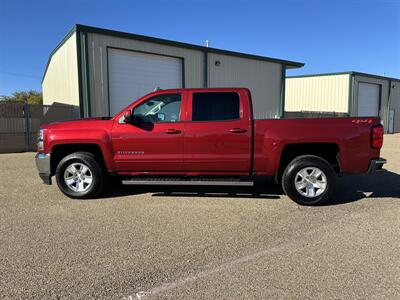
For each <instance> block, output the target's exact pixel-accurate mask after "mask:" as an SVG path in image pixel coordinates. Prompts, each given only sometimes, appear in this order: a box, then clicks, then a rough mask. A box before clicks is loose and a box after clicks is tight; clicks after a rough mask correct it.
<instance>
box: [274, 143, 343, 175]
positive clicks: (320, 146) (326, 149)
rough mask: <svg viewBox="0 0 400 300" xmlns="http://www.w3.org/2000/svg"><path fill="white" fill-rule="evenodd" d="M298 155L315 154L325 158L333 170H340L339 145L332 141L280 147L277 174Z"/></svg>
mask: <svg viewBox="0 0 400 300" xmlns="http://www.w3.org/2000/svg"><path fill="white" fill-rule="evenodd" d="M300 155H315V156H319V157H321V158H323V159H325V160H326V161H327V162H328V163H329V164H330V165H331V166H332V168H333V169H334V170H335V172H336V173H339V172H340V165H339V146H338V145H337V144H334V143H304V144H289V145H286V146H284V148H283V149H282V154H281V159H280V162H279V172H278V176H281V175H282V174H283V172H284V171H285V169H286V167H287V165H288V164H289V163H290V162H291V161H292V160H293V159H295V158H296V157H298V156H300Z"/></svg>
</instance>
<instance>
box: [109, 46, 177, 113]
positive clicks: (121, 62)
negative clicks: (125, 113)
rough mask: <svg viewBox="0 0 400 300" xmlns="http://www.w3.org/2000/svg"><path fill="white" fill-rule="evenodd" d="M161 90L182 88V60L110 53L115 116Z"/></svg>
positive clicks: (114, 50)
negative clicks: (141, 98) (153, 92)
mask: <svg viewBox="0 0 400 300" xmlns="http://www.w3.org/2000/svg"><path fill="white" fill-rule="evenodd" d="M157 87H159V88H161V89H170V88H181V87H182V59H181V58H176V57H169V56H162V55H155V54H147V53H141V52H134V51H127V50H119V49H108V88H109V97H110V114H111V115H114V114H116V113H117V112H119V111H120V110H121V109H123V108H124V107H125V106H127V105H129V104H130V103H132V102H133V101H135V100H137V99H139V98H140V97H141V96H143V95H145V94H147V93H149V92H152V91H153V90H154V89H156V88H157Z"/></svg>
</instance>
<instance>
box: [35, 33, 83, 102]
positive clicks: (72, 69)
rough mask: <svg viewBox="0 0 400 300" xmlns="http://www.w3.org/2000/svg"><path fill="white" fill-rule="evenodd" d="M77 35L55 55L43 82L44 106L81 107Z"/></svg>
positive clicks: (71, 37) (73, 35)
mask: <svg viewBox="0 0 400 300" xmlns="http://www.w3.org/2000/svg"><path fill="white" fill-rule="evenodd" d="M76 47H77V46H76V33H74V34H72V35H71V36H70V37H69V39H68V40H67V41H66V42H65V43H64V44H63V45H62V46H61V47H60V48H59V49H58V50H57V51H56V52H55V53H54V55H53V56H52V58H51V61H50V63H49V66H48V69H47V72H46V75H45V77H44V79H43V82H42V90H43V104H47V105H51V104H53V103H64V104H71V105H76V106H79V81H78V58H77V48H76Z"/></svg>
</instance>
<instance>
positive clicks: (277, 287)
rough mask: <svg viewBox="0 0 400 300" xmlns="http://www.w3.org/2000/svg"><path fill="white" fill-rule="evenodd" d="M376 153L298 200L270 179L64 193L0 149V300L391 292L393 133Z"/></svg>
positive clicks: (397, 281) (396, 289) (394, 294)
mask: <svg viewBox="0 0 400 300" xmlns="http://www.w3.org/2000/svg"><path fill="white" fill-rule="evenodd" d="M382 156H383V157H385V158H387V159H388V164H387V166H386V168H387V169H388V171H387V172H383V173H379V174H375V175H373V176H369V175H361V176H347V177H343V178H340V179H339V180H338V187H337V191H336V196H335V199H334V200H333V201H332V202H331V203H329V205H326V206H322V207H305V206H299V205H297V204H295V203H294V202H292V201H291V200H290V199H288V198H287V197H286V196H284V195H282V192H281V190H280V189H279V188H278V187H276V186H274V184H273V183H272V182H264V183H259V184H258V185H257V187H255V188H231V187H201V188H200V187H151V186H150V187H149V186H147V187H135V186H131V187H118V188H116V189H114V190H112V191H110V192H108V193H107V194H106V195H105V196H104V197H103V198H100V199H95V200H71V199H69V198H67V197H65V196H64V195H63V194H61V192H60V191H59V190H58V188H57V186H56V185H52V186H46V185H43V184H42V183H41V180H40V178H39V177H38V175H37V171H36V168H35V165H34V153H19V154H1V155H0V178H1V180H0V233H1V235H0V298H1V299H16V298H18V299H91V298H93V299H94V298H96V299H99V298H100V299H151V298H154V299H316V298H317V299H400V175H399V174H400V134H397V135H387V136H385V144H384V148H383V150H382Z"/></svg>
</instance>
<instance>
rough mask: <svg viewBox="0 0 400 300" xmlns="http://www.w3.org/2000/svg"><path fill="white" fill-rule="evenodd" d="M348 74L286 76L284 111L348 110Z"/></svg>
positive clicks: (346, 111) (340, 111)
mask: <svg viewBox="0 0 400 300" xmlns="http://www.w3.org/2000/svg"><path fill="white" fill-rule="evenodd" d="M349 84H350V75H349V74H340V75H326V76H313V77H293V78H286V85H285V111H320V112H338V113H348V112H349Z"/></svg>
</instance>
